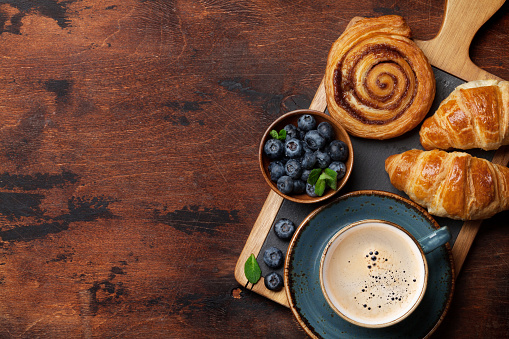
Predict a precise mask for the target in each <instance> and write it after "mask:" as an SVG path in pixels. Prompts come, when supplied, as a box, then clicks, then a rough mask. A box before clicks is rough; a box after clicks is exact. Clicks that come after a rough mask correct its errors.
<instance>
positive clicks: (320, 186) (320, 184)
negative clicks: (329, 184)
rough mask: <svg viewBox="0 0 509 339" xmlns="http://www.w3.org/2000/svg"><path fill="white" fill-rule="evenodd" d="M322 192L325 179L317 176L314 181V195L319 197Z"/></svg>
mask: <svg viewBox="0 0 509 339" xmlns="http://www.w3.org/2000/svg"><path fill="white" fill-rule="evenodd" d="M323 192H325V180H324V179H321V178H319V179H318V180H317V181H316V185H315V193H316V195H318V196H319V197H321V196H322V195H323Z"/></svg>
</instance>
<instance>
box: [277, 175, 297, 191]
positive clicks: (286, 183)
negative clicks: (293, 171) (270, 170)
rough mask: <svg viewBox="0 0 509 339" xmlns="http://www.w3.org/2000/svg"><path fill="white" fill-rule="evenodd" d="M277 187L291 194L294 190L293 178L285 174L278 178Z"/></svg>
mask: <svg viewBox="0 0 509 339" xmlns="http://www.w3.org/2000/svg"><path fill="white" fill-rule="evenodd" d="M277 189H278V190H279V191H280V192H281V193H283V194H290V193H292V191H293V179H292V178H290V177H289V176H287V175H283V176H282V177H281V178H279V179H278V180H277Z"/></svg>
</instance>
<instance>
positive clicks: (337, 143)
mask: <svg viewBox="0 0 509 339" xmlns="http://www.w3.org/2000/svg"><path fill="white" fill-rule="evenodd" d="M328 153H329V155H330V157H331V159H332V160H334V161H345V160H346V159H347V158H348V146H347V144H346V143H345V142H343V141H341V140H332V141H331V143H330V144H329V147H328Z"/></svg>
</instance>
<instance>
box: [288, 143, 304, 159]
mask: <svg viewBox="0 0 509 339" xmlns="http://www.w3.org/2000/svg"><path fill="white" fill-rule="evenodd" d="M303 151H304V149H303V148H302V142H301V141H300V140H299V139H286V141H285V155H286V156H287V157H289V158H298V157H300V156H301V155H302V152H303Z"/></svg>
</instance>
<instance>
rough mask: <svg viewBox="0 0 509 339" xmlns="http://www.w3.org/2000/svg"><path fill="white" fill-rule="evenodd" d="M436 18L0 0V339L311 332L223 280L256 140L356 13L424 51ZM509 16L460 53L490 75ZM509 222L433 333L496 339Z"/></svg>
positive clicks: (307, 86)
mask: <svg viewBox="0 0 509 339" xmlns="http://www.w3.org/2000/svg"><path fill="white" fill-rule="evenodd" d="M443 8H444V2H443V1H439V0H431V1H428V2H422V1H413V0H412V1H390V2H387V1H378V0H376V1H372V2H359V1H350V0H347V1H341V2H329V1H314V2H302V1H297V2H295V1H293V2H281V1H269V2H267V1H259V0H253V1H245V0H240V1H225V0H218V1H208V0H194V1H162V0H152V1H142V0H126V1H111V0H104V1H99V0H82V1H73V0H71V1H60V0H46V1H38V2H27V1H8V2H5V1H0V66H1V72H0V98H1V100H0V114H1V117H2V119H1V120H0V131H1V134H0V202H1V204H0V239H1V241H0V337H2V338H81V337H85V338H95V337H97V338H105V337H108V338H168V337H171V338H195V337H207V338H224V337H235V338H239V337H258V338H266V337H274V336H279V337H284V338H299V337H300V338H304V337H306V335H305V333H304V332H303V331H302V329H301V328H300V327H299V326H298V324H297V323H296V321H295V320H294V318H293V316H292V314H291V312H290V311H289V310H288V309H287V308H286V307H284V306H281V305H279V304H277V303H274V302H272V301H270V300H268V299H267V298H265V297H263V296H260V295H258V294H257V293H253V292H251V291H250V290H249V289H245V288H244V287H243V286H240V285H239V284H238V283H237V281H236V279H235V276H234V268H235V265H236V261H237V258H238V257H239V255H240V253H241V251H242V249H243V246H244V244H245V242H246V240H247V238H248V236H249V234H250V231H251V229H252V226H253V224H254V223H255V221H256V218H257V216H258V214H259V212H260V210H261V208H262V206H263V204H264V201H265V199H266V197H267V194H268V192H269V189H268V187H267V186H266V184H265V183H264V181H263V177H262V176H261V174H260V173H259V168H258V165H257V149H258V142H259V139H260V138H261V136H262V134H263V132H264V130H265V127H266V126H268V125H269V124H270V122H272V121H273V120H274V119H275V118H276V117H278V116H280V115H281V114H283V113H285V112H287V111H290V110H293V109H296V108H307V107H308V106H309V103H310V102H311V100H312V98H313V96H314V94H315V92H316V89H317V88H318V86H319V84H320V82H321V79H322V77H323V71H324V68H325V62H326V56H327V52H328V49H329V47H330V45H331V44H332V42H333V41H334V40H335V39H336V38H337V36H338V34H339V33H340V32H342V31H343V30H344V28H345V26H346V24H347V23H348V22H349V20H350V19H351V18H352V17H354V16H375V15H382V14H399V15H403V16H404V17H405V18H406V19H407V21H408V23H409V25H410V27H411V28H412V31H413V33H414V37H415V38H417V39H421V40H427V39H431V38H433V37H434V35H435V34H436V32H438V30H439V28H440V23H441V19H442V15H443ZM508 12H509V11H508V5H507V4H504V5H503V7H502V9H501V10H500V11H499V12H497V13H496V14H495V15H494V17H493V18H492V19H490V20H489V21H488V22H487V23H486V24H485V25H484V26H483V27H482V28H481V30H480V31H479V32H478V34H477V35H476V36H475V37H474V39H473V42H472V48H471V57H472V60H473V61H474V63H476V64H477V65H479V66H480V67H482V68H483V69H485V70H486V71H488V72H490V73H493V74H495V75H497V76H499V77H501V78H509V61H508V60H507V54H506V51H507V50H508V49H509V39H508V37H509V16H508V15H507V13H508ZM508 217H509V215H508V214H507V213H505V212H504V213H501V214H500V215H498V216H496V217H494V218H493V219H490V220H488V221H486V222H485V223H483V227H481V229H480V230H479V233H478V237H477V238H476V241H475V242H474V243H473V246H472V248H471V251H470V253H469V256H468V257H467V259H466V261H465V263H464V266H463V272H462V274H461V275H460V277H459V280H458V283H457V285H456V287H457V288H456V297H455V300H454V303H453V305H452V307H451V309H450V311H449V314H448V316H447V318H446V320H445V322H444V324H443V325H442V326H441V327H440V329H439V331H441V332H440V333H439V334H440V335H447V336H448V337H461V338H475V337H478V336H479V334H481V333H482V335H483V336H484V337H485V338H490V337H491V338H501V337H506V336H507V335H508V334H509V333H508V332H509V328H508V327H509V326H508V324H507V319H508V318H509V314H508V308H507V307H506V306H507V302H508V293H507V291H508V290H509V289H508V288H507V287H508V285H507V282H508V281H509V277H508V276H507V272H508V271H509V270H508V263H507V261H506V260H504V253H505V252H506V251H507V243H508V240H509V239H508V237H509V235H508V234H507V232H506V230H507V220H508V219H507V218H508ZM439 334H437V335H436V337H441V336H439Z"/></svg>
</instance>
